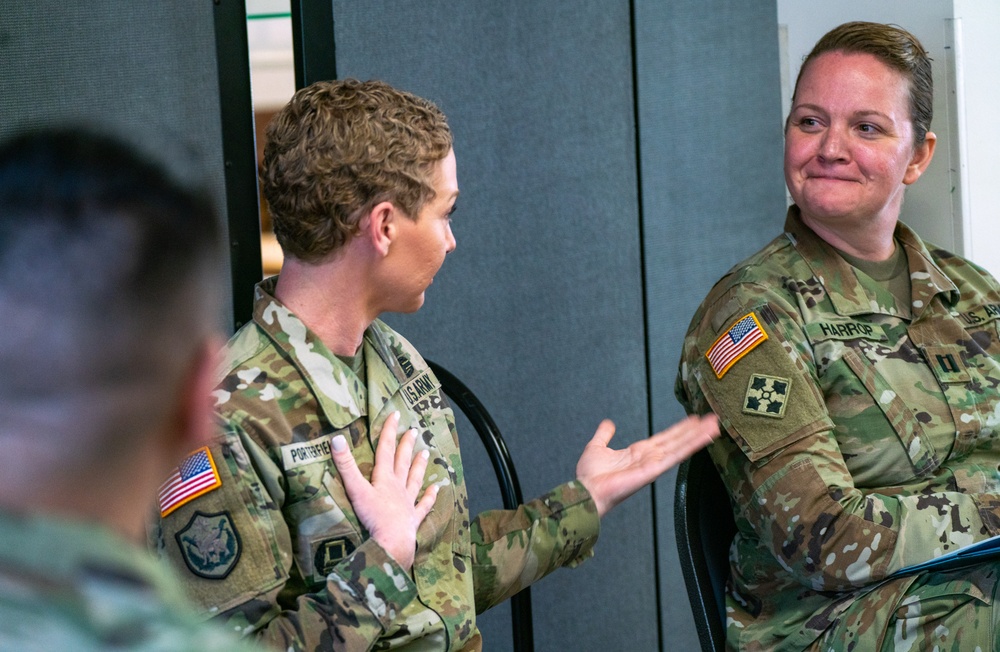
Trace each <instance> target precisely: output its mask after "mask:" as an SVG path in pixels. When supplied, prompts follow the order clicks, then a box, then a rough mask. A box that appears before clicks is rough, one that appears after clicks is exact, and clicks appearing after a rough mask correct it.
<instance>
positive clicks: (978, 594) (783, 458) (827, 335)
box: [676, 206, 1000, 650]
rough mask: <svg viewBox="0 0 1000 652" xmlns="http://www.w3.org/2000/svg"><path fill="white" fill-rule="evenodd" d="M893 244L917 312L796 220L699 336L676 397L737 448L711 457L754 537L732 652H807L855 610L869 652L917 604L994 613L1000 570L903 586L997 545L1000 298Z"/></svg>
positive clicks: (739, 574) (793, 212)
mask: <svg viewBox="0 0 1000 652" xmlns="http://www.w3.org/2000/svg"><path fill="white" fill-rule="evenodd" d="M895 237H896V241H897V243H899V244H901V245H902V246H903V247H904V251H905V253H906V255H907V258H908V264H909V272H910V281H911V288H912V289H911V294H912V297H911V301H910V303H909V304H908V305H899V304H897V303H896V301H895V299H894V298H893V297H892V295H891V294H890V293H889V292H888V291H887V290H885V289H883V288H882V287H881V286H880V285H879V284H878V283H876V282H875V281H873V280H872V279H871V278H869V277H868V276H867V275H865V274H864V273H863V272H860V271H858V270H857V269H855V268H854V267H852V266H850V265H849V264H848V263H847V262H845V261H844V260H843V259H842V258H841V257H840V256H839V255H838V254H837V253H836V251H835V250H834V249H832V248H831V247H830V246H829V245H827V244H826V243H825V242H824V241H823V240H821V239H820V238H819V237H818V236H816V235H815V234H814V233H813V232H812V231H811V230H810V229H809V228H808V227H806V226H805V225H804V224H803V223H802V222H801V219H800V217H799V213H798V209H797V207H795V206H793V207H792V208H791V209H790V210H789V215H788V219H787V221H786V224H785V233H784V234H783V235H781V236H779V237H778V238H776V239H775V240H773V241H772V242H771V243H770V244H769V245H767V246H766V247H765V248H764V249H763V250H761V251H760V252H759V253H757V254H755V255H754V256H751V257H750V258H749V259H747V260H746V261H744V262H742V263H740V264H739V265H737V266H736V267H734V268H733V269H732V270H730V272H728V273H727V274H726V276H724V277H723V278H722V280H720V281H719V282H718V283H717V284H716V286H715V287H714V288H713V289H712V290H711V292H710V293H709V295H708V297H707V298H706V299H705V301H704V302H703V303H702V305H701V307H700V308H699V309H698V311H697V312H696V314H695V316H694V318H693V319H692V322H691V326H690V328H689V330H688V334H687V336H686V338H685V340H684V349H683V353H682V359H681V366H680V373H679V376H678V379H677V387H676V393H677V397H678V399H679V400H680V401H681V403H682V404H683V405H684V406H685V408H686V409H687V411H688V412H696V413H704V412H708V411H714V412H716V413H717V414H718V415H719V416H720V420H721V424H722V426H723V428H724V430H725V432H726V433H727V434H728V436H724V437H722V438H720V440H719V441H718V442H717V443H715V444H713V445H712V446H711V449H710V451H711V455H712V458H713V459H714V461H715V464H716V466H717V468H718V469H719V471H720V473H721V475H722V477H723V479H724V481H725V484H726V485H727V487H728V490H729V493H730V496H731V498H732V499H733V503H734V513H735V517H736V523H737V528H738V533H737V536H736V538H735V540H734V541H733V544H732V548H731V565H732V568H731V571H732V576H731V581H730V583H729V591H728V592H729V595H728V597H727V601H726V605H727V615H728V624H727V627H728V637H729V644H730V645H732V646H734V647H735V646H739V648H740V649H748V650H754V649H760V650H772V649H775V650H803V649H807V648H809V646H810V645H812V644H813V643H814V642H815V641H816V640H817V639H818V638H819V637H820V636H822V635H823V634H824V632H825V631H826V630H828V629H831V630H832V629H835V628H836V627H843V625H844V622H843V619H844V618H847V616H846V615H845V614H847V613H848V611H849V610H853V614H854V615H852V616H851V618H852V619H853V621H852V622H853V624H852V625H851V627H854V628H855V629H854V630H853V631H852V632H851V633H850V634H849V637H848V638H850V637H855V639H854V644H853V649H858V650H861V649H878V647H876V646H874V645H873V646H871V647H868V646H867V644H861V645H858V641H859V640H861V639H863V638H864V636H870V637H873V638H871V640H875V641H882V640H883V639H885V636H886V630H887V629H888V628H890V623H891V622H893V621H892V620H891V619H892V618H894V617H896V616H894V615H893V614H894V610H895V609H896V607H899V606H900V605H901V604H903V605H909V607H908V608H910V610H911V612H913V611H919V609H918V608H917V607H915V606H914V605H913V604H912V603H913V601H914V600H925V599H930V598H933V597H941V596H942V595H944V594H945V593H947V594H948V595H951V596H959V595H960V596H961V597H960V598H955V600H956V601H955V603H954V604H955V605H957V606H955V608H956V609H960V608H964V607H962V606H961V604H970V606H971V605H972V604H973V603H974V604H983V603H985V604H989V602H990V600H991V599H992V595H993V591H994V588H995V586H996V581H997V573H996V571H995V570H993V565H991V564H983V565H981V566H979V567H975V568H973V569H971V570H966V571H964V572H962V573H959V574H958V575H957V576H950V575H949V576H948V578H947V579H948V581H947V582H944V581H942V582H930V584H933V585H934V586H932V587H931V588H928V587H927V586H926V584H928V582H925V581H923V580H922V579H920V576H896V577H893V578H891V579H888V580H887V578H889V577H890V575H892V574H893V573H895V572H896V571H899V570H900V569H902V568H904V567H906V566H910V565H913V564H916V563H919V562H923V561H926V560H929V559H932V558H935V557H938V556H940V555H942V554H945V553H948V552H950V551H953V550H955V549H956V548H958V547H961V546H964V545H966V544H970V543H973V542H975V541H978V540H982V539H984V538H987V537H990V536H993V535H996V534H998V533H1000V473H998V468H1000V436H998V430H997V427H998V424H1000V391H998V387H1000V332H998V329H1000V286H998V284H997V282H996V281H995V280H994V279H993V278H992V277H991V276H990V275H989V274H988V273H986V272H985V271H984V270H982V269H981V268H979V267H977V266H975V265H973V264H972V263H970V262H969V261H967V260H965V259H963V258H960V257H958V256H955V255H953V254H950V253H948V252H946V251H942V250H940V249H935V248H929V247H928V246H925V244H924V243H923V242H922V241H921V240H920V238H919V237H918V236H917V235H916V234H915V233H914V232H913V231H911V230H910V229H908V228H907V227H906V226H905V225H903V224H899V225H898V227H897V230H896V233H895ZM946 585H947V586H946ZM935 587H936V588H935ZM918 588H919V590H918ZM970 601H971V602H970ZM967 615H968V614H967ZM897 616H898V614H897ZM838 618H841V620H838ZM970 620H971V617H970ZM897 624H898V623H897ZM893 635H894V634H893V633H892V632H891V631H890V632H889V639H888V640H890V641H891V639H892V636H893ZM895 635H899V630H898V629H897V630H896V633H895ZM859 637H860V638H859ZM866 640H867V639H866ZM969 643H970V641H968V640H966V644H969ZM878 645H879V646H880V645H881V643H878ZM992 645H993V643H992V642H991V641H987V642H986V643H985V644H983V645H982V649H984V650H985V649H991V648H992ZM824 649H825V648H824ZM830 649H841V648H840V647H836V646H831V647H830ZM901 649H908V648H905V647H903V648H901ZM913 649H917V648H913ZM942 649H943V648H942ZM949 649H951V648H949ZM958 649H970V650H971V649H974V646H971V647H965V648H962V647H959V648H958Z"/></svg>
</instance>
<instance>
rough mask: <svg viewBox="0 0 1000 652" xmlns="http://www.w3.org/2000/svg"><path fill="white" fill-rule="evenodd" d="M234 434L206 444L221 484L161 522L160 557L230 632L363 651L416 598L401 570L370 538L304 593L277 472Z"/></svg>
mask: <svg viewBox="0 0 1000 652" xmlns="http://www.w3.org/2000/svg"><path fill="white" fill-rule="evenodd" d="M241 432H242V431H241V430H240V429H239V428H238V426H235V425H228V426H227V428H226V431H225V432H224V433H221V434H220V435H219V438H218V440H217V441H216V442H215V443H214V444H213V445H212V446H211V447H210V451H211V455H212V456H213V459H214V461H215V466H216V468H217V473H218V476H219V480H220V481H221V485H220V486H219V487H217V488H216V489H213V490H211V491H209V492H207V493H205V494H204V495H201V496H199V497H197V498H195V499H193V500H191V501H190V502H187V503H185V504H183V505H182V506H181V507H179V508H177V509H176V510H174V511H172V512H170V513H169V514H167V515H166V516H165V517H162V518H161V520H160V529H159V544H158V545H159V548H160V551H161V554H162V555H164V556H166V557H167V558H169V559H170V561H171V562H173V564H174V566H175V567H176V568H177V569H179V571H180V575H181V580H182V582H183V584H184V585H185V587H184V588H185V589H186V590H187V592H188V594H189V595H190V596H191V597H192V598H193V599H194V601H195V603H196V605H197V606H198V607H200V609H201V611H202V613H203V614H204V615H205V616H210V617H214V618H215V619H216V620H218V621H220V622H221V623H223V624H225V625H226V626H227V627H228V628H230V629H231V630H235V631H237V632H239V633H241V634H243V635H245V636H254V637H256V638H257V639H259V640H261V641H262V642H266V643H268V644H270V645H271V646H272V647H274V648H275V649H281V650H310V651H311V650H367V649H370V648H371V647H372V646H373V645H374V643H375V641H376V640H377V639H378V637H379V636H380V635H381V634H382V632H383V631H384V630H385V629H386V628H387V627H388V625H389V623H390V622H391V621H392V619H393V618H394V617H395V614H398V613H400V612H401V611H402V609H403V607H404V606H406V605H407V604H409V603H410V602H411V601H412V600H414V599H415V598H416V595H417V593H416V587H415V586H414V584H413V582H412V580H411V579H410V577H409V574H408V573H406V572H405V571H404V570H403V569H402V568H401V567H400V566H399V565H398V564H397V563H396V562H395V561H394V560H393V559H392V558H391V556H390V555H389V554H388V553H386V552H385V551H384V550H383V549H382V548H381V547H380V546H379V545H378V544H377V543H375V542H374V541H373V540H370V539H369V540H366V541H364V542H362V543H361V544H360V545H358V546H357V547H356V548H355V549H354V550H353V551H352V552H351V553H350V554H349V555H347V556H346V557H344V558H343V559H342V560H340V561H339V562H338V563H337V564H336V565H335V566H334V567H333V570H332V572H330V574H329V575H328V576H327V582H326V585H325V586H324V587H323V588H322V589H321V590H319V591H315V592H311V593H309V592H306V589H305V588H304V587H303V586H302V580H301V579H300V576H299V575H298V574H297V573H296V572H294V569H293V567H292V566H293V559H294V555H293V552H292V542H291V536H290V533H289V529H288V526H287V525H286V523H285V520H284V518H283V516H282V512H281V507H280V506H281V505H282V504H283V497H284V487H283V486H282V480H281V479H280V478H281V474H280V472H279V471H278V470H277V467H276V465H274V463H273V462H271V460H270V458H268V457H267V455H266V453H264V451H263V450H261V449H260V448H259V447H258V446H257V445H256V444H255V443H254V442H253V441H252V439H250V438H249V437H246V436H241ZM286 596H289V597H286Z"/></svg>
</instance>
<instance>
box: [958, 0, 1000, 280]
mask: <svg viewBox="0 0 1000 652" xmlns="http://www.w3.org/2000/svg"><path fill="white" fill-rule="evenodd" d="M954 7H955V9H954V15H955V21H956V26H957V30H956V31H957V33H958V36H959V38H960V47H959V48H958V50H959V57H960V64H961V74H962V77H963V78H964V79H963V81H964V84H963V86H962V95H963V96H964V97H963V98H962V99H964V102H963V103H962V107H961V108H962V109H963V110H962V112H961V118H962V119H961V120H960V121H959V124H960V125H962V127H963V129H962V130H961V131H960V135H959V137H960V139H961V141H960V142H961V143H962V145H963V146H964V147H963V151H964V154H965V156H964V157H963V160H962V162H963V163H964V181H965V184H964V188H965V211H966V216H965V255H966V256H968V257H969V258H971V259H972V260H974V261H975V262H977V263H979V264H980V265H983V266H984V267H986V269H988V270H990V271H991V272H992V273H993V274H994V275H995V276H996V275H1000V246H998V245H1000V219H998V215H997V213H998V211H1000V183H998V181H997V173H998V172H1000V125H998V124H997V122H998V120H1000V70H998V62H1000V56H998V54H997V45H998V43H1000V3H998V2H996V0H955V2H954Z"/></svg>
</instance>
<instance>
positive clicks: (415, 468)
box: [406, 450, 431, 496]
mask: <svg viewBox="0 0 1000 652" xmlns="http://www.w3.org/2000/svg"><path fill="white" fill-rule="evenodd" d="M430 456H431V454H430V451H427V450H422V451H420V452H419V453H417V455H416V456H415V457H414V458H413V463H412V464H410V468H409V475H408V476H407V478H406V491H407V493H408V494H409V495H411V496H416V495H417V493H418V492H419V491H420V487H421V486H423V484H424V471H426V470H427V460H428V459H429V458H430Z"/></svg>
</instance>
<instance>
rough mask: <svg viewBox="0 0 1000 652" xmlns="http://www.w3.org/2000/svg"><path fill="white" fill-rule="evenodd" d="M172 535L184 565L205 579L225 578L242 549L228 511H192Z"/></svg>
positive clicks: (233, 566)
mask: <svg viewBox="0 0 1000 652" xmlns="http://www.w3.org/2000/svg"><path fill="white" fill-rule="evenodd" d="M174 538H175V539H177V545H178V546H180V549H181V557H182V558H183V559H184V563H185V564H187V567H188V569H189V570H190V571H191V572H192V573H194V574H195V575H197V576H198V577H204V578H205V579H207V580H221V579H225V577H226V576H227V575H229V573H231V572H232V570H233V569H234V568H235V567H236V562H237V561H239V558H240V553H242V552H243V546H242V542H241V541H240V535H239V533H238V532H237V531H236V525H235V524H234V523H233V519H232V517H231V516H230V515H229V512H228V511H224V512H216V513H212V514H205V513H204V512H195V513H194V514H193V515H192V516H191V519H190V520H189V521H188V523H187V525H185V526H184V528H183V529H182V530H180V531H179V532H177V534H175V535H174Z"/></svg>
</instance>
